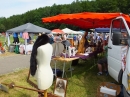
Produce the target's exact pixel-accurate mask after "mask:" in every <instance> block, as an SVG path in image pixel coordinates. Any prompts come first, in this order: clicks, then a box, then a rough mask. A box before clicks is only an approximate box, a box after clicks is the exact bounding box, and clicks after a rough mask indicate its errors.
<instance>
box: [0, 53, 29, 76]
mask: <svg viewBox="0 0 130 97" xmlns="http://www.w3.org/2000/svg"><path fill="white" fill-rule="evenodd" d="M29 66H30V55H21V54H15V53H10V52H6V53H4V54H0V75H3V74H7V73H10V72H13V71H16V70H19V69H23V68H29Z"/></svg>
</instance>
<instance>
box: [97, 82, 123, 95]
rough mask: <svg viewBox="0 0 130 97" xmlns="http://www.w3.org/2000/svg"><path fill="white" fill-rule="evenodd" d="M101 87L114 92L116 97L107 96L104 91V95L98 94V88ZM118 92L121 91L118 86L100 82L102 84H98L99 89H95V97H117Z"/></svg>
mask: <svg viewBox="0 0 130 97" xmlns="http://www.w3.org/2000/svg"><path fill="white" fill-rule="evenodd" d="M101 87H107V88H109V89H113V90H116V96H113V95H110V94H107V91H106V93H101V92H100V88H101ZM120 91H121V87H120V85H116V84H114V83H110V82H102V83H100V85H99V87H98V88H97V95H96V97H117V95H119V94H120Z"/></svg>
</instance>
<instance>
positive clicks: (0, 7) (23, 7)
mask: <svg viewBox="0 0 130 97" xmlns="http://www.w3.org/2000/svg"><path fill="white" fill-rule="evenodd" d="M73 1H75V0H0V17H6V18H8V17H10V16H12V15H18V14H23V13H25V12H27V11H29V10H33V9H36V8H39V7H45V6H52V5H53V4H54V3H55V4H57V5H58V4H71V3H72V2H73Z"/></svg>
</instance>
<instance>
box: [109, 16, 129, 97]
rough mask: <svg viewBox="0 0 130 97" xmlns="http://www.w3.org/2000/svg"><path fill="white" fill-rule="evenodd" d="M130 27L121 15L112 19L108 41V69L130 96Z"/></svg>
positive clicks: (125, 93)
mask: <svg viewBox="0 0 130 97" xmlns="http://www.w3.org/2000/svg"><path fill="white" fill-rule="evenodd" d="M129 48H130V29H129V27H128V25H127V22H126V21H125V19H124V18H123V17H122V16H120V17H117V18H115V19H113V20H112V22H111V27H110V35H109V42H108V71H109V74H110V76H111V77H113V78H114V79H115V80H116V81H117V82H119V83H121V84H122V85H123V93H124V97H130V50H129Z"/></svg>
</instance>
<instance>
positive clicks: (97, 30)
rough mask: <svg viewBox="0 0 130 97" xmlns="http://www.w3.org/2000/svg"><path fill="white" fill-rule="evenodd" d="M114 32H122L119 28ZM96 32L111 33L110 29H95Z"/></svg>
mask: <svg viewBox="0 0 130 97" xmlns="http://www.w3.org/2000/svg"><path fill="white" fill-rule="evenodd" d="M112 30H114V31H118V32H119V31H120V29H117V28H113V29H112ZM95 32H98V33H99V32H101V33H103V32H104V33H109V32H110V28H95Z"/></svg>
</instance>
